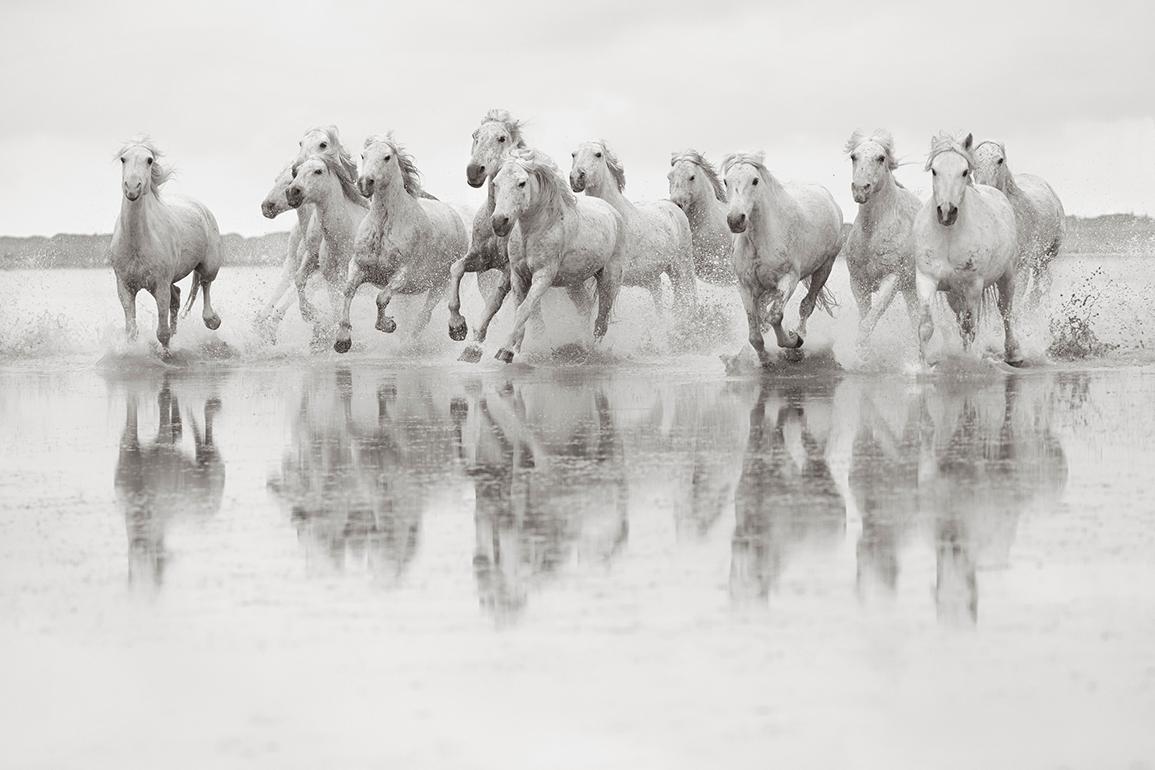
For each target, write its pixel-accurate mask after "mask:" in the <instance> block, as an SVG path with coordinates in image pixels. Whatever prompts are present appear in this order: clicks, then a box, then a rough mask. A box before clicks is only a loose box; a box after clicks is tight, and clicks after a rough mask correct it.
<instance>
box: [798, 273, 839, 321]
mask: <svg viewBox="0 0 1155 770" xmlns="http://www.w3.org/2000/svg"><path fill="white" fill-rule="evenodd" d="M813 280H814V276H812V275H811V276H808V277H807V278H806V289H807V291H809V290H810V284H811V282H812V281H813ZM814 305H815V307H820V308H822V309H823V310H825V311H826V315H828V316H830V317H831V318H833V317H834V311H835V309H837V308H838V300H837V299H835V298H834V292H832V291H830V288H829V287H827V286H823V287H822V291H820V292H818V296H817V297H815V298H814Z"/></svg>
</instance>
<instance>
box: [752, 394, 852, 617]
mask: <svg viewBox="0 0 1155 770" xmlns="http://www.w3.org/2000/svg"><path fill="white" fill-rule="evenodd" d="M831 401H832V398H831V392H830V390H829V386H828V385H827V384H825V383H820V384H815V383H806V382H802V381H796V382H793V383H791V382H783V383H781V384H778V383H775V382H774V380H773V379H771V378H763V379H762V382H761V385H760V387H759V390H758V397H757V399H756V400H755V402H754V406H753V408H751V410H750V433H749V438H748V439H747V442H746V453H745V457H744V458H743V461H742V475H741V477H740V478H739V480H738V487H737V490H736V491H735V496H734V498H735V500H734V502H735V505H734V515H735V525H734V537H733V540H732V541H731V560H730V596H731V598H732V599H734V600H736V601H743V600H749V599H753V598H760V599H765V598H766V597H767V596H768V595H769V593H770V589H771V588H772V587H773V586H774V584H775V583H776V582H777V581H778V579H779V578H780V577H781V575H782V572H783V568H784V567H785V563H786V556H787V553H788V552H789V551H790V550H791V549H796V548H798V547H799V546H801V545H803V544H805V543H814V544H816V545H822V546H831V545H834V544H836V543H837V542H839V541H840V540H841V539H842V538H843V536H844V535H845V531H846V506H845V504H844V502H843V499H842V494H841V493H840V492H839V490H838V487H837V485H836V484H835V482H834V477H833V476H832V475H831V472H830V466H829V465H828V464H827V461H826V442H827V440H828V438H829V435H830V421H829V414H830V406H831Z"/></svg>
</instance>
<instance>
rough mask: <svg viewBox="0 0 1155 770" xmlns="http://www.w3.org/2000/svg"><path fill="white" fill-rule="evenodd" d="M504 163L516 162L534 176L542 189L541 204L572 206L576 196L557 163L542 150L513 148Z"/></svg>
mask: <svg viewBox="0 0 1155 770" xmlns="http://www.w3.org/2000/svg"><path fill="white" fill-rule="evenodd" d="M505 162H506V163H516V164H517V165H518V166H520V167H521V168H522V169H524V170H525V172H526V173H528V174H530V175H532V176H533V177H535V178H536V179H537V180H538V182H539V183H540V186H541V190H542V196H543V198H544V199H543V200H542V205H544V206H551V205H553V204H559V203H560V204H563V205H566V206H574V205H576V204H577V198H575V197H574V194H573V191H572V190H570V188H569V182H568V181H566V179H565V178H564V177H563V176H562V174H561V171H560V170H558V167H557V164H556V163H554V162H553V159H552V158H550V157H549V156H548V155H546V154H545V153H544V152H540V151H539V150H532V149H525V148H521V149H514V150H512V151H511V152H510V153H509V155H508V156H507V157H506V161H505Z"/></svg>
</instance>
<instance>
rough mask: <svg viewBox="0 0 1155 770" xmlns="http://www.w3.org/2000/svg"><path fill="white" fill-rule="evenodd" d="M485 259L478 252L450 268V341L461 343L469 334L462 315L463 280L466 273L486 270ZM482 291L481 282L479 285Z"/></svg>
mask: <svg viewBox="0 0 1155 770" xmlns="http://www.w3.org/2000/svg"><path fill="white" fill-rule="evenodd" d="M485 267H486V265H485V259H484V257H483V256H482V255H481V254H479V253H478V252H476V251H471V252H470V253H468V254H466V255H465V256H463V257H462V258H461V259H459V260H457V261H455V262H454V263H453V264H452V265H450V267H449V339H451V340H456V341H457V342H460V341H461V340H463V339H465V335H466V334H468V332H469V326H468V324H466V323H465V317H464V316H463V315H461V279H462V278H464V277H465V274H466V273H477V275H478V277H480V276H481V272H482V271H483V270H484V269H485ZM477 288H478V290H480V289H481V284H480V282H479V283H478V285H477Z"/></svg>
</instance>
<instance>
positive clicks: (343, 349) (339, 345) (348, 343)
mask: <svg viewBox="0 0 1155 770" xmlns="http://www.w3.org/2000/svg"><path fill="white" fill-rule="evenodd" d="M351 347H353V340H352V339H347V340H337V341H336V342H334V343H333V350H336V351H337V352H338V353H348V352H349V348H351Z"/></svg>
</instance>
